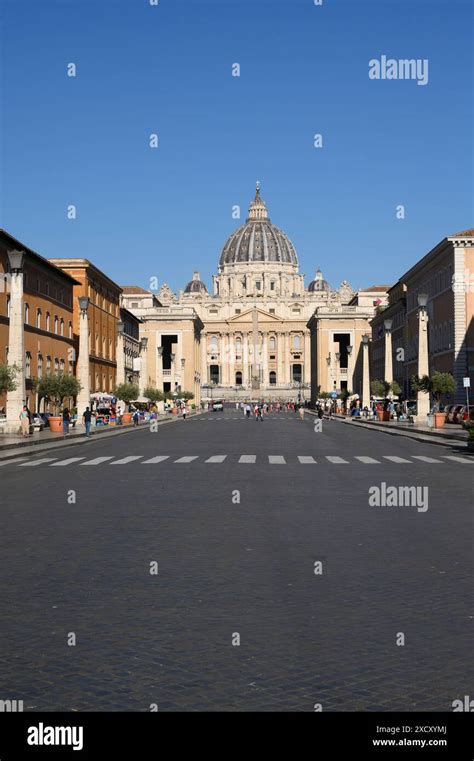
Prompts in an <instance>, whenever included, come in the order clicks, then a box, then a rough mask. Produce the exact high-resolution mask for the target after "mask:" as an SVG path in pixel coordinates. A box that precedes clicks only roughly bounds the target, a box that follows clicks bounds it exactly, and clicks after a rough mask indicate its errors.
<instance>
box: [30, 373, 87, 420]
mask: <svg viewBox="0 0 474 761" xmlns="http://www.w3.org/2000/svg"><path fill="white" fill-rule="evenodd" d="M35 390H36V392H37V394H38V398H39V399H38V401H41V399H43V398H44V399H45V401H46V402H48V403H50V402H52V404H53V408H54V411H55V414H56V415H58V414H59V409H60V407H62V405H63V403H64V400H65V399H67V398H68V397H70V396H72V397H74V396H77V395H78V393H79V391H80V390H81V384H80V383H79V381H78V380H77V378H75V377H74V375H65V374H64V373H60V374H59V375H55V374H54V373H46V375H44V376H43V377H42V378H38V379H37V381H36V383H35ZM38 406H39V404H38Z"/></svg>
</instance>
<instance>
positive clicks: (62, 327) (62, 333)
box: [59, 317, 64, 336]
mask: <svg viewBox="0 0 474 761" xmlns="http://www.w3.org/2000/svg"><path fill="white" fill-rule="evenodd" d="M59 334H60V335H61V336H63V335H64V320H63V318H62V317H61V321H60V323H59Z"/></svg>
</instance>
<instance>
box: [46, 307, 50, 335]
mask: <svg viewBox="0 0 474 761" xmlns="http://www.w3.org/2000/svg"><path fill="white" fill-rule="evenodd" d="M49 322H50V315H49V312H46V330H47V331H48V333H49V330H50V324H49Z"/></svg>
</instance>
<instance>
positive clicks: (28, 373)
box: [25, 351, 31, 378]
mask: <svg viewBox="0 0 474 761" xmlns="http://www.w3.org/2000/svg"><path fill="white" fill-rule="evenodd" d="M25 378H31V354H30V352H29V351H27V352H26V355H25Z"/></svg>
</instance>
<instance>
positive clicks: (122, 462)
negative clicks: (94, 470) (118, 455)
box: [110, 454, 143, 465]
mask: <svg viewBox="0 0 474 761" xmlns="http://www.w3.org/2000/svg"><path fill="white" fill-rule="evenodd" d="M142 457H143V455H141V454H139V455H130V457H122V459H121V460H114V462H111V463H110V465H126V464H127V463H128V462H133V461H134V460H141V459H142Z"/></svg>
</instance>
